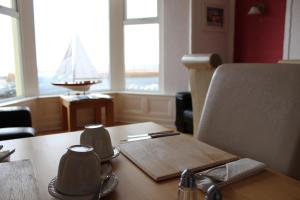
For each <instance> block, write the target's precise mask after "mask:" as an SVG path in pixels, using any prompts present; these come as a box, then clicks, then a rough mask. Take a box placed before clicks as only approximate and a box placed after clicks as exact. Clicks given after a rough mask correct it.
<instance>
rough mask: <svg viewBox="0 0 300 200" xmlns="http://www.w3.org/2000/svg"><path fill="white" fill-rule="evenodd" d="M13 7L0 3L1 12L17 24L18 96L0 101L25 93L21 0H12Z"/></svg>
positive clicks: (16, 74) (4, 99)
mask: <svg viewBox="0 0 300 200" xmlns="http://www.w3.org/2000/svg"><path fill="white" fill-rule="evenodd" d="M11 4H12V7H11V8H9V7H6V6H2V5H0V14H1V15H5V16H9V17H11V18H14V19H15V24H14V27H13V28H14V29H15V31H14V33H13V34H14V36H13V38H14V40H15V41H14V43H15V55H14V56H15V60H16V61H15V62H16V66H15V78H16V79H15V84H16V96H15V97H10V98H3V99H0V101H1V102H2V101H6V100H10V99H17V98H20V97H22V96H23V95H24V84H23V83H24V81H23V80H24V79H23V76H24V74H23V71H24V69H23V54H22V39H21V37H22V36H21V19H20V18H21V17H20V12H19V0H11Z"/></svg>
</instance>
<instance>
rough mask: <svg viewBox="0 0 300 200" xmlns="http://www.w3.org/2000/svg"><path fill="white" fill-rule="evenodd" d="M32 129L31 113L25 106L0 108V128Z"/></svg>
mask: <svg viewBox="0 0 300 200" xmlns="http://www.w3.org/2000/svg"><path fill="white" fill-rule="evenodd" d="M4 127H32V121H31V111H30V109H29V108H28V107H26V106H10V107H0V128H4Z"/></svg>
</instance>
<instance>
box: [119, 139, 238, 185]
mask: <svg viewBox="0 0 300 200" xmlns="http://www.w3.org/2000/svg"><path fill="white" fill-rule="evenodd" d="M120 149H121V152H122V154H124V155H125V156H126V157H127V158H128V159H130V160H131V161H132V162H133V163H134V164H136V165H137V166H138V167H139V168H140V169H142V170H143V171H144V172H145V173H146V174H148V175H149V176H150V177H151V178H152V179H154V180H155V181H161V180H165V179H169V178H173V177H177V176H179V175H180V174H181V172H182V171H183V170H184V169H192V170H194V171H200V170H202V169H206V168H210V167H213V166H217V165H221V164H224V163H227V162H229V161H232V160H236V159H238V157H237V156H234V155H232V154H230V153H227V152H224V151H222V150H220V149H217V148H215V147H212V146H210V145H208V144H205V143H203V142H200V141H198V140H196V139H194V138H192V137H190V136H186V135H178V136H169V137H161V138H155V139H146V140H140V141H134V142H127V143H122V144H120Z"/></svg>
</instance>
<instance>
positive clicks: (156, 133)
mask: <svg viewBox="0 0 300 200" xmlns="http://www.w3.org/2000/svg"><path fill="white" fill-rule="evenodd" d="M173 133H174V132H173V131H162V132H155V133H147V134H138V135H128V136H127V137H128V138H136V137H147V136H152V137H155V136H160V135H166V134H173Z"/></svg>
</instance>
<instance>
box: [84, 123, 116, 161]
mask: <svg viewBox="0 0 300 200" xmlns="http://www.w3.org/2000/svg"><path fill="white" fill-rule="evenodd" d="M80 144H82V145H89V146H92V147H93V148H94V150H95V152H96V153H97V154H98V156H99V157H100V159H101V160H103V159H105V158H108V157H111V156H113V154H114V151H113V146H112V144H111V139H110V135H109V133H108V131H107V130H106V129H105V128H104V126H103V125H101V124H93V125H87V126H85V129H84V131H83V132H82V133H81V135H80Z"/></svg>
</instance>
